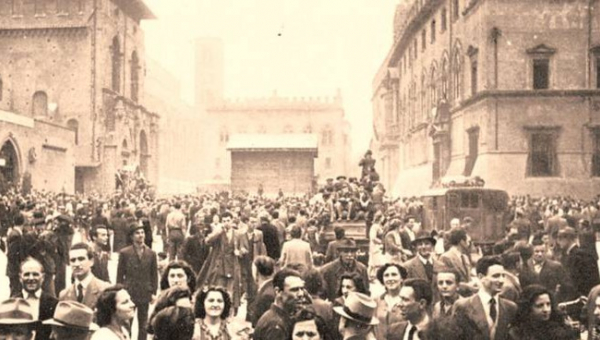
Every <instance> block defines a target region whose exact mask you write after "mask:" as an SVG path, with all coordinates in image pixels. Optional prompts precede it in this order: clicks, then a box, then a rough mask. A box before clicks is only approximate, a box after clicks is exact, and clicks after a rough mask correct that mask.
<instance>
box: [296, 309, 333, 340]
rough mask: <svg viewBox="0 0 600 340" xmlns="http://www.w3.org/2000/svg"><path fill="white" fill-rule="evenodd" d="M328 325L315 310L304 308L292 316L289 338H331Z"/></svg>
mask: <svg viewBox="0 0 600 340" xmlns="http://www.w3.org/2000/svg"><path fill="white" fill-rule="evenodd" d="M327 329H328V327H327V325H326V324H325V322H324V321H323V319H321V317H320V316H319V315H317V314H316V313H315V311H314V310H311V309H310V308H302V309H300V310H299V311H298V312H296V314H294V316H293V317H292V334H290V337H289V340H307V339H309V340H329V339H330V336H329V333H328V330H327Z"/></svg>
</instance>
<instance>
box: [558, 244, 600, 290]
mask: <svg viewBox="0 0 600 340" xmlns="http://www.w3.org/2000/svg"><path fill="white" fill-rule="evenodd" d="M563 261H564V263H565V264H564V267H565V269H566V270H567V271H568V272H569V274H570V277H571V281H572V282H573V285H574V288H575V292H576V293H577V296H581V295H583V296H587V295H588V294H589V293H590V290H591V289H592V288H593V287H594V286H595V285H597V284H598V283H600V273H599V272H598V262H597V261H596V259H595V258H594V254H592V253H591V252H590V251H588V250H587V249H580V248H579V247H578V246H576V247H575V248H573V249H572V250H571V251H570V252H569V253H568V254H566V255H564V256H563ZM561 262H562V261H561Z"/></svg>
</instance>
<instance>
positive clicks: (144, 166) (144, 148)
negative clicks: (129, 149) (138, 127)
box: [140, 131, 150, 178]
mask: <svg viewBox="0 0 600 340" xmlns="http://www.w3.org/2000/svg"><path fill="white" fill-rule="evenodd" d="M148 157H150V155H149V154H148V138H147V137H146V132H145V131H142V132H140V171H141V172H142V174H144V177H146V178H148Z"/></svg>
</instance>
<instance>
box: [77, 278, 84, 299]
mask: <svg viewBox="0 0 600 340" xmlns="http://www.w3.org/2000/svg"><path fill="white" fill-rule="evenodd" d="M77 302H79V303H81V302H83V285H82V284H81V283H80V284H78V285H77Z"/></svg>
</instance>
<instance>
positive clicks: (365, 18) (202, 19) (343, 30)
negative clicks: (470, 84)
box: [143, 0, 400, 156]
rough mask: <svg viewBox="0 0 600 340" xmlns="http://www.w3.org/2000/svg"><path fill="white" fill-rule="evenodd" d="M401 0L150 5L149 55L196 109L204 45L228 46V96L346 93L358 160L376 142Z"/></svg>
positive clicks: (211, 0) (206, 0)
mask: <svg viewBox="0 0 600 340" xmlns="http://www.w3.org/2000/svg"><path fill="white" fill-rule="evenodd" d="M399 1H400V0H176V1H168V0H145V2H146V4H147V5H148V6H149V7H150V8H151V9H152V11H153V12H154V14H156V16H157V17H158V19H157V20H153V21H146V22H144V24H143V29H144V31H145V35H146V54H147V56H149V57H150V58H152V59H154V60H156V61H158V62H159V63H160V64H162V65H163V66H165V67H166V68H167V70H169V71H171V72H172V73H173V74H174V75H175V76H176V77H178V78H179V79H181V82H182V87H183V92H184V99H185V100H187V101H189V102H190V103H193V91H194V82H193V74H194V62H193V61H194V55H193V52H194V51H193V46H194V45H193V44H194V40H195V39H196V38H197V37H218V38H221V39H222V41H223V45H224V53H225V64H224V68H225V96H226V97H229V98H236V97H240V98H243V97H268V96H270V95H272V93H273V91H274V90H277V93H278V95H280V96H289V97H310V96H313V97H319V96H321V97H323V96H333V95H335V93H336V89H338V88H339V89H341V92H342V96H343V100H344V109H345V112H346V117H347V119H348V120H349V122H350V124H351V125H352V135H351V137H352V143H353V154H354V155H355V156H356V155H358V154H360V153H363V152H364V150H365V149H366V148H367V147H368V144H369V140H370V138H371V135H372V121H371V117H372V107H371V95H372V88H371V87H372V85H371V84H372V80H373V77H374V75H375V72H376V71H377V69H378V67H379V66H380V65H381V63H382V62H383V59H384V58H385V56H386V54H387V52H388V50H389V48H390V47H391V44H392V20H393V17H394V9H395V6H396V4H397V3H398V2H399Z"/></svg>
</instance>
